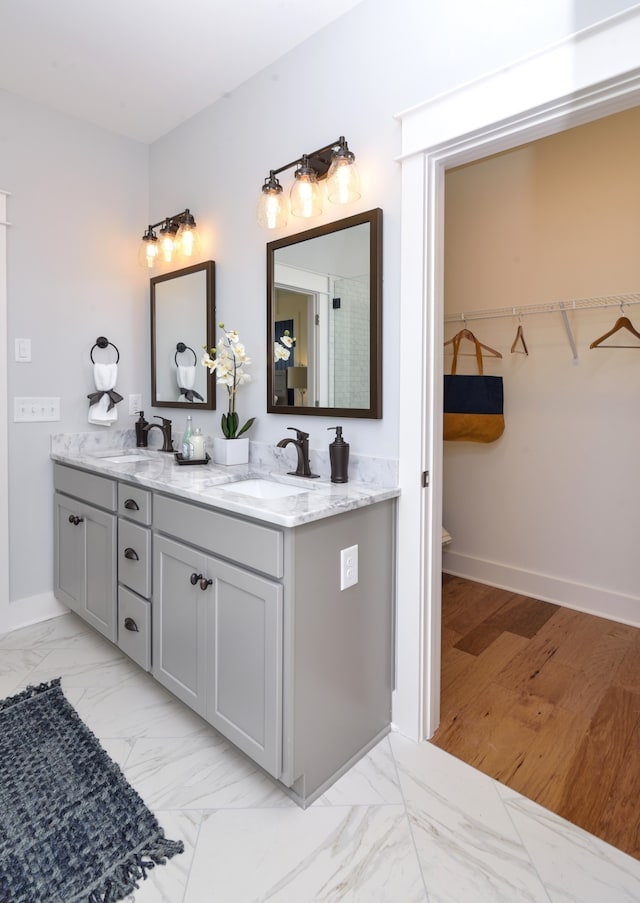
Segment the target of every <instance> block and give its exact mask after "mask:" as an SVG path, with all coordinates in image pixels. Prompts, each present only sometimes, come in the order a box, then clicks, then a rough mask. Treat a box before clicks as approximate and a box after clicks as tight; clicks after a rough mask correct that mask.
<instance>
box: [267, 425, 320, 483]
mask: <svg viewBox="0 0 640 903" xmlns="http://www.w3.org/2000/svg"><path fill="white" fill-rule="evenodd" d="M287 429H289V430H293V431H294V432H295V434H296V438H295V439H294V438H293V436H287V438H286V439H281V440H280V441H279V442H278V444H277V447H278V448H284V447H285V446H287V445H295V447H296V452H297V454H298V467H297V469H296V470H290V471H289V474H290V475H291V476H293V477H310V478H311V479H316V478H318V477H319V476H320V474H319V473H311V463H310V461H309V433H305V432H303V431H302V430H298V429H296V428H295V426H288V427H287Z"/></svg>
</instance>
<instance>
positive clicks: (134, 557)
mask: <svg viewBox="0 0 640 903" xmlns="http://www.w3.org/2000/svg"><path fill="white" fill-rule="evenodd" d="M124 557H125V558H128V559H129V560H130V561H140V556H139V555H138V553H137V552H136V550H135V549H131V548H126V549H125V550H124Z"/></svg>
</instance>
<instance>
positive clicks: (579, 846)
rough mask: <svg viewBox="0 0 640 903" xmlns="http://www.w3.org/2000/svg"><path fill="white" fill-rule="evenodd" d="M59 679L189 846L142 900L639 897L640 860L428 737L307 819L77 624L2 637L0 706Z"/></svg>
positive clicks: (397, 746) (571, 901) (376, 753)
mask: <svg viewBox="0 0 640 903" xmlns="http://www.w3.org/2000/svg"><path fill="white" fill-rule="evenodd" d="M53 677H61V678H62V687H63V689H64V691H65V694H66V695H67V698H68V699H69V701H70V702H71V703H72V704H73V705H74V706H75V707H76V709H77V711H78V712H79V713H80V715H81V716H82V718H83V719H84V721H85V722H86V723H87V724H88V725H89V727H90V728H91V729H92V730H93V731H94V733H95V734H96V735H97V736H98V737H99V739H100V740H101V742H102V743H103V745H104V746H105V748H106V749H107V751H108V752H109V754H110V755H111V756H112V758H113V759H114V760H115V761H117V762H118V764H119V765H120V767H121V768H122V770H123V772H124V774H125V776H126V777H127V779H128V780H129V781H130V782H131V784H132V785H133V786H134V787H135V788H136V789H137V791H138V792H139V793H140V795H141V796H142V797H143V799H144V800H145V802H146V803H147V805H148V806H149V807H150V808H151V809H152V810H153V811H154V812H155V814H156V816H157V818H158V820H159V822H160V824H161V825H162V826H163V827H164V829H165V832H166V834H167V836H168V837H171V838H172V839H178V838H179V839H182V840H183V841H184V843H185V852H184V854H182V855H180V856H176V857H174V859H172V860H170V861H169V862H168V863H167V865H165V866H163V867H160V868H157V869H155V870H154V871H153V872H151V873H150V877H149V879H148V880H147V881H145V882H143V883H142V884H141V887H140V890H139V891H137V892H136V893H135V897H134V898H132V899H135V903H254V901H255V903H257V901H275V903H316V901H322V903H333V901H346V903H370V901H371V903H418V901H420V903H423V901H424V903H498V901H501V903H502V901H504V903H520V901H535V903H542V901H544V903H602V901H606V903H637V901H638V900H640V862H639V861H637V860H635V859H633V858H631V857H629V856H626V855H625V854H623V853H621V852H620V851H619V850H616V849H615V848H613V847H611V846H608V845H607V844H606V843H604V842H602V841H601V840H598V839H597V838H595V837H592V836H591V835H589V834H587V833H585V832H584V831H583V830H581V829H580V828H577V827H575V826H574V825H571V824H569V823H568V822H566V821H564V820H563V819H561V818H559V817H558V816H556V815H554V814H553V813H551V812H548V811H547V810H545V809H543V808H541V807H540V806H538V805H537V804H535V803H533V802H531V801H529V800H527V799H525V798H524V797H522V796H520V795H519V794H517V793H515V792H514V791H512V790H509V788H507V787H505V786H503V785H501V784H499V783H497V782H496V781H494V780H492V779H491V778H489V777H487V776H486V775H483V774H481V773H480V772H478V771H475V770H474V769H472V768H470V767H469V766H468V765H466V764H464V763H463V762H460V761H459V760H458V759H455V758H453V757H452V756H450V755H449V754H448V753H446V752H443V751H442V750H440V749H438V748H436V747H435V746H433V745H431V744H429V743H422V744H416V743H413V742H411V741H409V740H407V739H406V738H404V737H403V736H402V735H400V734H399V733H392V734H390V735H389V736H388V737H386V738H385V739H384V740H383V741H382V742H381V743H380V744H379V745H378V746H377V747H376V748H375V749H374V750H372V752H371V753H370V754H369V755H368V756H366V757H365V758H364V759H363V760H361V761H360V762H359V763H358V764H357V765H355V766H354V767H353V768H352V769H351V771H350V772H349V773H348V774H346V775H345V776H344V777H343V778H342V779H341V780H339V781H338V782H337V783H336V784H335V785H334V786H333V787H332V788H331V789H330V790H329V791H328V792H327V793H326V794H325V795H324V796H323V797H322V798H321V799H319V800H318V801H317V802H316V803H315V804H314V805H313V806H310V807H309V808H308V809H307V810H306V811H303V810H301V809H299V808H298V807H297V806H296V805H295V804H294V803H293V802H292V801H291V800H290V799H289V797H287V796H286V794H285V793H283V792H282V791H281V790H280V789H279V788H278V787H277V786H276V785H275V784H274V783H273V782H272V781H271V780H270V779H269V778H267V777H266V776H265V775H263V774H262V773H261V772H260V771H259V770H258V769H257V768H255V767H254V766H252V764H251V763H250V762H249V761H248V760H247V759H246V758H245V757H244V756H242V755H241V754H240V753H238V752H237V751H236V750H235V749H234V748H233V747H232V746H231V745H230V744H229V743H227V742H226V741H225V740H224V739H223V738H222V737H221V736H220V735H219V734H217V733H216V732H215V731H213V730H212V729H211V728H210V727H208V726H207V725H206V724H205V722H204V721H202V720H201V719H200V718H199V717H198V716H196V715H194V714H193V713H192V712H191V711H190V710H189V709H188V708H186V707H185V706H184V705H182V703H180V702H178V701H177V700H175V699H174V698H173V697H172V696H171V694H169V693H168V692H166V691H165V690H164V689H163V688H162V687H160V686H159V685H158V684H157V683H156V682H155V681H154V680H153V679H152V678H151V677H150V676H149V675H147V674H145V673H144V672H143V671H141V670H140V669H139V668H138V667H137V666H136V665H134V664H132V663H131V662H130V661H129V660H128V659H126V658H125V657H124V656H123V655H122V654H121V653H120V652H119V650H118V649H116V648H115V647H114V646H112V645H111V644H110V643H108V642H106V641H105V640H103V639H102V638H101V637H99V636H98V635H97V634H95V633H94V632H93V631H92V630H90V629H89V628H87V627H86V626H85V625H84V624H83V622H82V621H81V620H80V619H78V618H76V617H75V616H74V615H71V614H70V615H65V616H63V617H60V618H56V619H54V620H51V621H46V622H44V623H42V624H38V625H34V626H31V627H26V628H23V629H21V630H18V631H15V632H13V633H11V634H7V635H5V636H2V637H0V698H2V697H5V696H8V695H12V694H13V693H15V692H18V691H19V690H21V689H22V688H24V687H25V686H27V685H28V684H33V683H39V682H41V681H45V680H50V679H51V678H53ZM7 903H10V901H7Z"/></svg>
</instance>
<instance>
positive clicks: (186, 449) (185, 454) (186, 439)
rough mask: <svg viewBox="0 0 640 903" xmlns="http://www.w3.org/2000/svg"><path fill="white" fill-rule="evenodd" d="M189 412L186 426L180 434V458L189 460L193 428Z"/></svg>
mask: <svg viewBox="0 0 640 903" xmlns="http://www.w3.org/2000/svg"><path fill="white" fill-rule="evenodd" d="M192 420H193V418H192V417H191V414H189V415H188V416H187V428H186V429H185V431H184V434H183V436H182V460H183V461H190V460H191V459H192V458H193V441H192V437H193V429H192V425H193V424H192Z"/></svg>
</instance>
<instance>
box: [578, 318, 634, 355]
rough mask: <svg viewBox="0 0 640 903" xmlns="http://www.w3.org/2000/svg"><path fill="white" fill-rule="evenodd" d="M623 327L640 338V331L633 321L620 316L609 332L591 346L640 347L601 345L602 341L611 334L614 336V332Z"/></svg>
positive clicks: (612, 346) (590, 346) (631, 346)
mask: <svg viewBox="0 0 640 903" xmlns="http://www.w3.org/2000/svg"><path fill="white" fill-rule="evenodd" d="M621 329H627V330H628V331H629V332H630V333H631V334H632V335H634V336H635V337H636V338H637V339H640V332H638V330H637V329H635V327H634V325H633V323H632V322H631V320H630V319H629V317H618V319H617V320H616V322H615V325H614V326H613V327H612V328H611V329H610V330H609V332H605V334H604V335H601V336H600V338H599V339H595V340H594V341H593V342H592V343H591V344H590V345H589V348H600V347H604V348H640V345H604V346H601V343H602V342H604V340H605V339H608V338H609V336H612V335H613V334H614V333H616V332H619V330H621Z"/></svg>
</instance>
